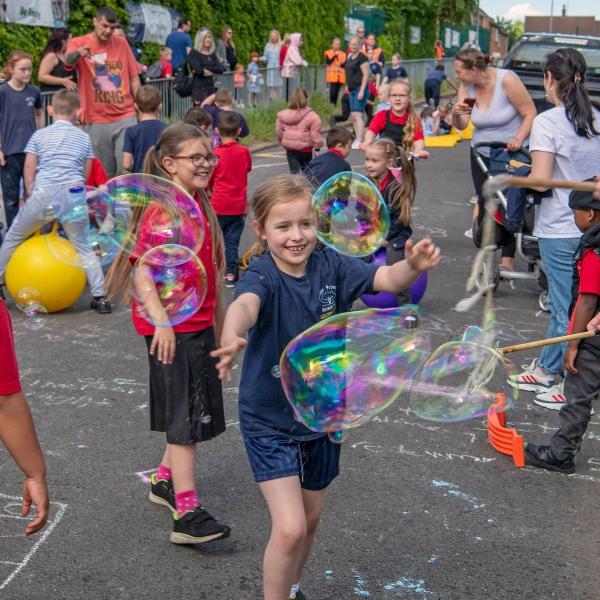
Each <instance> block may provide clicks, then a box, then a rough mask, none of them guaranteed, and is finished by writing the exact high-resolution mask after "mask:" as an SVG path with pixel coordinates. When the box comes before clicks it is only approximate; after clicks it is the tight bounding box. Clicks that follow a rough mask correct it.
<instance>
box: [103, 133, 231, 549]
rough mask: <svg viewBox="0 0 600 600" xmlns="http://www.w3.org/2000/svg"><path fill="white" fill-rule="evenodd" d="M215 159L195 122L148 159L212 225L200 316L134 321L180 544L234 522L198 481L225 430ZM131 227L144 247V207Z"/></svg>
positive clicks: (118, 264) (154, 492)
mask: <svg viewBox="0 0 600 600" xmlns="http://www.w3.org/2000/svg"><path fill="white" fill-rule="evenodd" d="M215 163H216V157H215V156H214V155H213V154H212V151H211V145H210V141H209V139H208V138H207V137H206V135H205V134H204V133H203V132H202V131H201V130H200V129H198V128H197V127H194V126H193V125H189V124H188V123H179V124H177V125H172V126H171V127H168V128H167V129H165V130H164V131H163V133H162V134H161V136H160V139H159V141H158V143H157V144H156V145H155V146H152V147H151V148H150V150H149V151H148V153H147V154H146V160H145V163H144V171H145V172H146V173H149V174H151V175H158V176H160V177H164V178H166V179H170V180H172V181H174V182H175V183H177V184H179V185H180V186H181V187H183V188H184V189H185V190H187V191H188V192H189V194H190V195H191V196H193V197H194V198H195V199H196V201H197V202H198V204H199V205H200V207H201V209H202V212H203V213H204V216H205V218H206V222H207V229H209V231H207V235H206V239H205V241H204V244H203V246H202V248H201V249H200V251H199V252H198V257H199V259H200V261H201V262H202V264H203V265H204V268H205V270H206V275H207V281H208V290H207V293H206V299H205V300H204V303H203V304H202V306H201V307H200V309H199V310H198V312H196V314H194V315H193V316H192V317H190V318H189V319H188V320H187V321H184V322H183V323H181V324H179V325H176V326H175V327H169V326H161V327H154V326H152V325H150V324H149V323H148V322H147V321H145V320H144V319H142V318H141V317H140V316H138V314H137V312H136V306H135V302H132V308H133V310H132V312H131V315H132V319H133V324H134V326H135V328H136V330H137V332H138V333H139V334H140V335H143V336H144V337H145V339H146V345H147V347H148V351H149V362H150V428H151V430H152V431H164V432H165V433H166V436H167V446H166V449H165V452H164V456H163V458H162V461H161V464H160V466H159V467H158V469H157V471H156V473H154V474H153V475H152V477H151V489H150V500H151V501H152V502H154V503H156V504H161V505H163V506H166V507H168V508H170V509H171V510H172V511H173V532H172V533H171V538H170V539H171V541H172V542H173V543H175V544H198V543H202V542H209V541H212V540H216V539H219V538H224V537H227V536H228V535H229V527H227V526H226V525H223V524H221V523H218V522H217V521H216V520H215V519H214V518H213V517H212V516H211V515H210V514H209V513H208V511H207V510H206V509H205V508H204V507H203V506H202V505H201V504H200V501H199V499H198V494H197V491H196V483H195V479H194V473H195V465H196V444H197V443H198V442H204V441H206V440H210V439H212V438H214V437H216V436H217V435H219V434H220V433H223V431H225V419H224V415H223V398H222V393H221V383H220V381H219V380H218V378H217V371H216V369H215V362H216V361H214V360H213V359H211V358H210V356H209V352H210V351H211V350H214V348H215V347H216V344H215V334H214V328H216V330H217V331H219V330H220V323H221V321H222V311H221V300H220V294H219V286H218V282H220V281H221V279H222V270H223V266H224V265H223V243H222V240H221V234H220V230H219V224H218V222H217V217H216V215H215V213H214V212H213V210H212V208H211V206H210V203H209V201H208V196H207V194H206V192H205V189H206V187H207V185H208V179H209V176H210V172H211V170H212V167H213V166H214V165H215ZM146 220H147V219H146ZM131 227H132V230H133V231H134V232H135V234H137V240H138V247H143V245H144V244H145V242H147V238H146V236H148V235H151V227H148V226H147V223H146V222H145V219H144V211H142V212H141V214H134V217H133V222H132V226H131ZM135 254H136V252H135V251H134V253H133V256H130V255H127V254H125V253H121V254H120V255H118V256H117V258H116V259H115V261H114V263H113V265H112V267H111V269H110V271H109V274H108V279H107V284H108V286H109V289H110V290H111V295H112V296H113V297H115V296H121V295H122V296H128V295H129V294H128V282H129V279H130V274H131V266H132V263H133V262H134V261H135V259H137V258H139V257H138V256H135ZM147 305H148V303H147ZM160 308H161V306H160V304H158V310H160ZM158 322H160V321H158Z"/></svg>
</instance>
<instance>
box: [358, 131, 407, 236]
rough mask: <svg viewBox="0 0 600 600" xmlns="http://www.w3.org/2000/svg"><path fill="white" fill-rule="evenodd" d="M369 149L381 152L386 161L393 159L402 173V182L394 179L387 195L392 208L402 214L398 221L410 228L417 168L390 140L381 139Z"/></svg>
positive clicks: (401, 149)
mask: <svg viewBox="0 0 600 600" xmlns="http://www.w3.org/2000/svg"><path fill="white" fill-rule="evenodd" d="M368 147H369V148H376V149H377V150H381V152H382V154H383V155H384V157H385V159H386V160H389V159H393V160H394V165H395V166H396V167H399V168H400V170H401V171H402V180H401V181H397V180H396V179H394V178H392V181H391V183H390V184H389V186H388V187H387V190H389V192H387V194H386V195H388V198H387V202H388V203H389V206H390V208H391V209H396V210H398V211H399V213H400V215H399V217H398V221H399V222H400V223H402V224H403V225H406V226H407V227H408V226H409V225H410V224H411V222H412V205H413V204H414V201H415V194H416V193H417V178H416V175H415V168H414V166H413V164H412V163H411V162H410V160H408V155H407V153H406V152H405V151H404V149H403V148H401V147H400V146H397V145H396V144H395V143H394V141H393V140H390V139H389V138H379V139H378V140H375V141H374V142H371V143H370V144H369V146H368Z"/></svg>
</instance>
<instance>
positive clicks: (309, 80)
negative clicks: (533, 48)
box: [42, 58, 454, 122]
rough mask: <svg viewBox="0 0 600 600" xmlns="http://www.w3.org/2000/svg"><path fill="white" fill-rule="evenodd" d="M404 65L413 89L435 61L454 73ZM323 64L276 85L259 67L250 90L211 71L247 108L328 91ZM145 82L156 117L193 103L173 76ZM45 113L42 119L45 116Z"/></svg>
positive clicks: (46, 98) (426, 64)
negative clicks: (295, 93) (156, 99)
mask: <svg viewBox="0 0 600 600" xmlns="http://www.w3.org/2000/svg"><path fill="white" fill-rule="evenodd" d="M402 64H403V66H404V68H405V69H406V71H407V73H408V78H409V80H410V81H411V84H412V86H413V89H415V90H422V86H423V83H424V82H425V78H426V76H427V74H428V73H429V72H431V71H432V70H433V69H434V68H435V66H436V65H437V64H443V65H444V66H445V69H446V75H448V76H450V77H453V76H454V59H451V58H449V59H444V60H442V61H436V60H434V59H421V60H406V61H404V62H403V63H402ZM325 68H326V67H325V65H310V66H308V67H306V68H304V69H298V75H297V77H296V78H293V79H283V85H282V86H278V87H268V86H267V85H266V82H268V81H269V80H270V78H269V76H268V75H269V73H268V72H267V71H268V70H267V69H260V75H261V79H262V80H263V82H264V83H263V85H261V90H260V93H257V94H252V93H251V92H250V90H249V86H248V77H247V76H246V75H244V83H243V87H236V81H235V78H234V73H233V72H230V73H224V74H223V75H215V85H216V87H217V88H226V89H228V90H231V93H232V94H233V97H234V98H235V101H236V104H237V106H238V107H239V108H240V109H241V111H242V112H244V111H245V110H251V109H252V108H265V107H267V106H269V105H271V104H273V103H276V102H281V101H283V100H285V99H286V97H287V96H289V94H291V92H292V90H293V89H295V88H296V87H298V86H301V87H303V88H304V89H305V90H306V91H307V92H308V94H309V95H311V94H314V93H315V92H320V93H323V94H327V93H328V86H327V82H326V81H325ZM146 83H151V84H152V85H155V86H156V87H157V88H158V89H159V90H160V94H161V96H162V101H163V106H162V112H161V114H160V116H159V118H160V119H162V120H164V121H167V122H175V121H180V120H181V119H183V116H184V115H185V113H186V111H187V110H188V109H189V108H191V107H192V106H193V104H192V99H191V98H181V97H179V96H178V95H177V93H176V92H175V91H174V89H173V79H153V80H147V81H146ZM51 98H52V92H44V93H43V94H42V102H43V105H44V109H45V108H46V106H47V105H48V104H50V100H51ZM45 113H46V119H47V120H48V119H49V117H48V116H47V111H45Z"/></svg>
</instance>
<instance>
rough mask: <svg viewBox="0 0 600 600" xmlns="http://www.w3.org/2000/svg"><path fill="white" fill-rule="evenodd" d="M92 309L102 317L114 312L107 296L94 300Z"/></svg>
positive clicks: (91, 305)
mask: <svg viewBox="0 0 600 600" xmlns="http://www.w3.org/2000/svg"><path fill="white" fill-rule="evenodd" d="M90 308H91V309H92V310H95V311H96V312H97V313H99V314H101V315H108V314H110V313H111V312H112V306H111V304H110V302H109V301H108V300H107V299H106V296H100V298H92V301H91V303H90Z"/></svg>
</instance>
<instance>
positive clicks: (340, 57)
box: [324, 48, 346, 83]
mask: <svg viewBox="0 0 600 600" xmlns="http://www.w3.org/2000/svg"><path fill="white" fill-rule="evenodd" d="M324 54H325V58H327V59H328V60H333V62H332V63H331V64H330V65H327V70H326V72H325V79H326V81H327V83H346V71H344V63H345V62H346V53H345V52H342V51H341V50H331V48H330V49H329V50H325V52H324Z"/></svg>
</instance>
